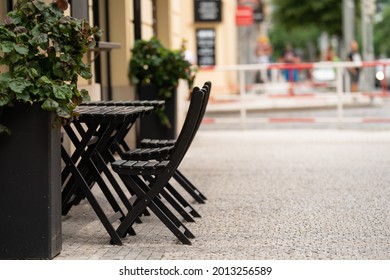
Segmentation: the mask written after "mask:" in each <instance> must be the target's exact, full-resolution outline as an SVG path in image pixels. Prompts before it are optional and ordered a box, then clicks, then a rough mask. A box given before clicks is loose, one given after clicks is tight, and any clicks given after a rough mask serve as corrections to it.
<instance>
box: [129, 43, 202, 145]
mask: <svg viewBox="0 0 390 280" xmlns="http://www.w3.org/2000/svg"><path fill="white" fill-rule="evenodd" d="M131 52H132V57H131V59H130V63H129V73H128V75H129V79H130V81H131V82H132V83H133V84H135V85H136V86H137V94H138V98H139V99H144V100H153V99H162V100H165V107H164V108H162V109H161V110H157V112H156V114H155V115H150V116H146V117H143V118H142V119H141V120H140V131H139V138H140V139H142V138H175V137H176V133H175V132H176V106H177V105H176V96H175V95H176V92H177V86H178V84H179V80H180V79H183V80H185V81H187V83H188V86H189V88H192V85H193V82H194V79H195V73H196V69H195V68H194V67H193V66H192V65H191V63H190V62H189V61H187V60H186V59H185V46H184V42H183V44H182V47H181V48H180V49H179V50H171V49H168V48H166V47H164V46H163V45H162V44H161V42H160V41H159V40H158V39H157V38H155V37H152V38H151V39H150V40H137V41H136V42H135V44H134V47H133V48H132V50H131Z"/></svg>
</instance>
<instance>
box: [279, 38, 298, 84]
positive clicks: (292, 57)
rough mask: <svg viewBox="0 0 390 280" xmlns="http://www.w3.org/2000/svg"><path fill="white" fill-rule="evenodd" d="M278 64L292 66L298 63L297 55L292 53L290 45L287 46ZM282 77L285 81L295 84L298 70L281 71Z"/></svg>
mask: <svg viewBox="0 0 390 280" xmlns="http://www.w3.org/2000/svg"><path fill="white" fill-rule="evenodd" d="M280 62H282V63H287V64H294V63H299V62H300V58H299V56H298V55H297V53H296V52H295V51H294V49H293V47H292V45H291V44H287V45H286V47H285V49H284V51H283V54H282V56H281V58H280ZM282 73H283V76H284V78H285V80H286V81H290V82H296V81H298V70H297V69H294V68H288V69H284V70H282Z"/></svg>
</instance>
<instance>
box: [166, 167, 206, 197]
mask: <svg viewBox="0 0 390 280" xmlns="http://www.w3.org/2000/svg"><path fill="white" fill-rule="evenodd" d="M173 178H174V179H175V180H176V181H177V182H178V183H179V184H180V185H181V186H182V187H183V188H184V189H185V190H186V191H187V192H188V193H189V194H190V195H191V196H192V197H193V198H194V199H195V200H196V201H197V202H198V203H202V204H204V203H205V200H207V198H206V197H205V196H204V195H203V194H202V193H201V192H200V191H199V190H198V189H197V188H196V187H195V186H194V185H193V184H192V183H191V182H190V181H189V180H188V179H187V178H186V177H185V176H184V175H183V174H182V173H181V172H180V171H179V170H176V172H175V173H174V174H173Z"/></svg>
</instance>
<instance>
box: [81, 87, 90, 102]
mask: <svg viewBox="0 0 390 280" xmlns="http://www.w3.org/2000/svg"><path fill="white" fill-rule="evenodd" d="M80 94H81V97H82V98H83V102H88V101H91V96H90V95H89V92H88V90H86V89H82V90H80Z"/></svg>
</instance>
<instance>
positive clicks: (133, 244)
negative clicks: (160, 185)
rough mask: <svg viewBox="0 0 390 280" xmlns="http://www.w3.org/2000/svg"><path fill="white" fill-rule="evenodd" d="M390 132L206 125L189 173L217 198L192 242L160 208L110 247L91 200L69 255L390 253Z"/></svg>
mask: <svg viewBox="0 0 390 280" xmlns="http://www.w3.org/2000/svg"><path fill="white" fill-rule="evenodd" d="M389 167H390V131H371V132H364V131H343V130H276V131H273V130H267V131H259V130H258V131H229V132H227V131H202V130H201V131H199V133H198V135H197V137H196V139H195V141H194V143H193V145H192V147H191V149H190V150H189V152H188V153H187V156H186V157H185V159H184V161H183V163H182V166H181V170H182V171H183V173H185V174H186V175H188V177H189V178H191V179H192V181H193V182H194V183H196V185H197V186H199V188H200V189H201V190H202V191H204V193H205V194H206V195H207V197H208V201H207V203H206V204H205V205H199V204H195V203H194V205H195V207H196V209H197V210H198V212H200V213H201V214H202V216H203V217H202V218H200V219H197V222H196V223H188V227H189V229H190V230H191V231H192V232H193V233H194V234H195V236H196V238H195V239H194V240H193V244H192V245H191V246H186V245H180V244H179V243H178V242H177V241H176V238H175V237H174V236H173V235H172V234H171V233H170V232H169V231H168V230H167V229H166V228H165V227H164V226H163V225H162V223H161V222H159V221H158V220H156V218H155V217H154V216H153V215H152V216H151V217H146V218H144V219H143V221H144V222H143V224H138V225H136V226H135V230H136V232H137V233H138V235H137V236H134V237H127V238H126V240H125V242H124V243H125V244H124V245H123V246H112V245H109V244H108V241H109V238H108V235H107V233H106V232H105V230H104V228H103V227H102V225H101V224H100V222H98V221H97V219H96V216H95V215H94V213H93V211H92V210H91V208H90V207H89V205H88V204H87V203H86V202H83V203H82V204H81V205H79V206H77V207H74V208H73V209H72V210H71V212H70V213H69V216H68V217H65V218H64V220H63V250H62V253H61V254H60V255H59V256H58V257H56V259H58V260H64V259H105V260H110V259H143V260H145V259H153V260H158V259H168V260H174V259H183V260H185V259H292V260H299V259H386V260H389V259H390V218H389V213H390V184H389V182H390V172H389Z"/></svg>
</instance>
